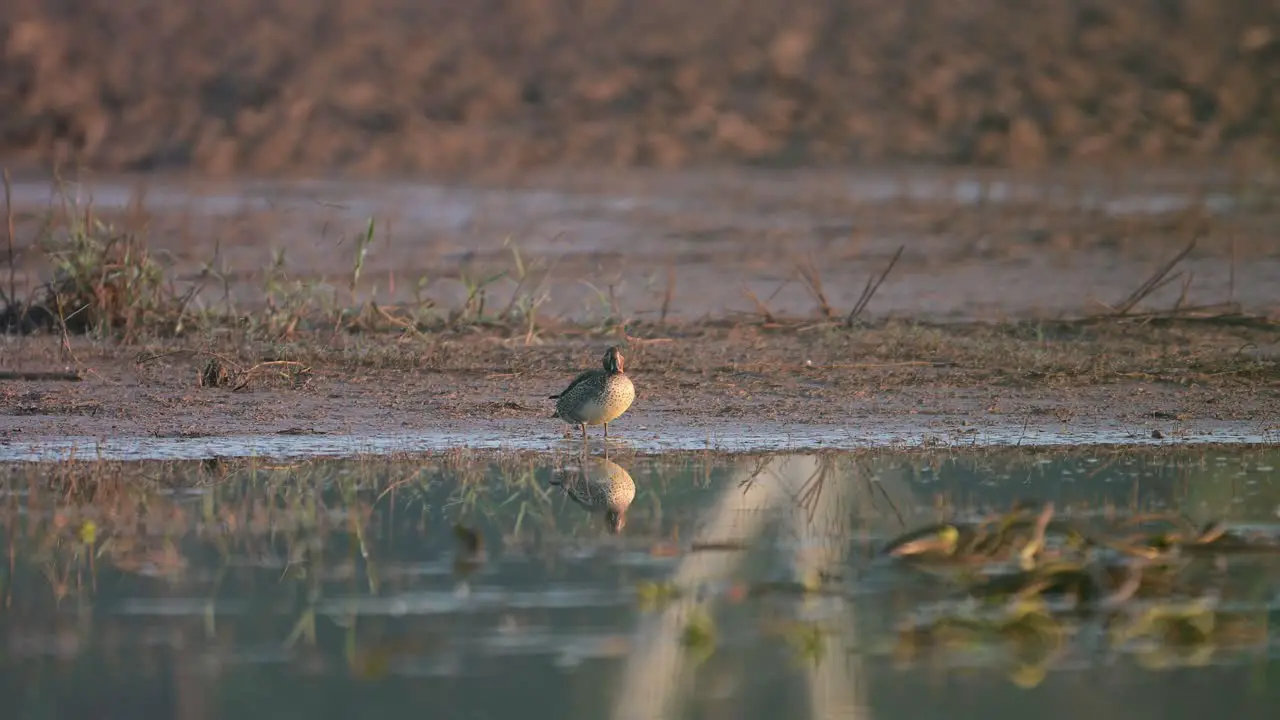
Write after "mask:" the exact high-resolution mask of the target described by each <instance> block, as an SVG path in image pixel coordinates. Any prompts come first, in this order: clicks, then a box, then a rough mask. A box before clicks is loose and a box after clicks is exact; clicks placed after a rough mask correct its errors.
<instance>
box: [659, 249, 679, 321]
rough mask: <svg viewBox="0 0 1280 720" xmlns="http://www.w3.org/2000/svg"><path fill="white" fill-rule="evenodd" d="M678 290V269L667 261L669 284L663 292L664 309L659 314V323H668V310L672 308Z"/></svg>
mask: <svg viewBox="0 0 1280 720" xmlns="http://www.w3.org/2000/svg"><path fill="white" fill-rule="evenodd" d="M675 292H676V271H675V268H674V267H672V265H671V263H667V286H666V288H665V289H664V290H663V292H662V311H661V312H660V313H659V314H658V323H659V324H660V325H666V324H667V312H668V311H670V310H671V297H672V296H673V295H675Z"/></svg>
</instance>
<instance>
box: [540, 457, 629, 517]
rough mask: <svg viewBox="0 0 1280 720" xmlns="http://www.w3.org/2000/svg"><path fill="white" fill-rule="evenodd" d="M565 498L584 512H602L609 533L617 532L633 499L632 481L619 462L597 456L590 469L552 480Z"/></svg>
mask: <svg viewBox="0 0 1280 720" xmlns="http://www.w3.org/2000/svg"><path fill="white" fill-rule="evenodd" d="M551 484H552V485H557V486H559V487H560V488H561V489H562V490H564V492H565V494H566V495H568V496H569V499H570V500H572V501H573V502H575V503H577V504H578V505H579V506H580V507H582V508H583V509H585V510H587V511H588V512H593V513H597V512H603V513H604V520H605V524H606V526H607V527H608V528H609V532H610V533H612V534H614V535H617V534H619V533H621V532H622V529H623V528H625V527H626V526H627V509H628V508H630V507H631V502H632V501H633V500H635V499H636V483H635V480H633V479H631V473H629V472H627V471H626V469H625V468H623V467H622V466H621V465H619V464H617V463H615V462H613V461H611V460H609V459H608V458H601V459H600V461H599V465H598V466H597V467H596V468H593V471H592V472H590V473H588V472H585V471H584V472H583V473H582V475H580V476H576V477H574V478H573V479H571V480H568V481H564V480H552V481H551Z"/></svg>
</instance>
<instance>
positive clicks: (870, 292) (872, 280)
mask: <svg viewBox="0 0 1280 720" xmlns="http://www.w3.org/2000/svg"><path fill="white" fill-rule="evenodd" d="M906 247H907V246H906V245H899V246H898V251H897V252H895V253H894V254H893V258H892V259H891V260H889V264H888V265H886V266H885V268H884V271H883V272H881V273H880V275H879V276H874V277H869V278H867V284H866V285H865V286H863V288H862V295H860V296H858V302H857V303H855V304H854V306H853V309H852V310H850V311H849V315H848V317H846V318H845V319H844V324H845V327H853V322H854V321H855V320H857V319H858V316H859V315H861V314H862V311H863V310H865V309H866V308H867V304H868V303H870V302H871V298H873V297H875V294H876V291H877V290H879V289H880V284H881V283H883V282H884V279H885V278H887V277H889V273H890V272H892V271H893V266H894V265H897V264H898V259H899V258H901V257H902V251H903V250H905V249H906Z"/></svg>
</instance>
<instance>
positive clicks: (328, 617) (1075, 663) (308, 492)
mask: <svg viewBox="0 0 1280 720" xmlns="http://www.w3.org/2000/svg"><path fill="white" fill-rule="evenodd" d="M606 481H607V482H606ZM554 483H559V484H558V485H557V484H554ZM584 483H585V484H584ZM566 487H568V488H571V489H574V490H575V491H581V490H584V489H587V488H595V489H602V488H605V487H609V488H613V490H614V491H615V493H614V494H615V495H616V496H618V497H620V498H621V500H619V501H618V502H615V503H614V505H613V508H612V509H613V511H614V512H615V514H614V515H613V516H612V522H611V517H610V515H609V508H608V507H607V506H593V507H587V506H584V505H583V504H580V503H577V502H574V499H573V497H571V496H570V495H569V494H568V493H567V492H566V491H565V488H566ZM631 487H633V489H634V498H633V499H631V500H630V503H629V505H628V504H626V503H625V502H624V501H625V500H626V497H627V495H628V493H627V490H628V488H631ZM578 497H579V499H581V500H583V502H584V503H586V505H588V506H589V505H590V504H591V502H592V501H591V498H590V496H588V495H585V494H583V493H581V492H579V494H578ZM1019 498H1033V499H1039V500H1045V501H1052V502H1053V503H1054V504H1055V505H1054V507H1055V509H1056V510H1057V512H1058V513H1059V514H1060V516H1062V517H1068V518H1070V519H1072V520H1073V521H1078V522H1082V523H1087V522H1103V521H1105V520H1106V518H1107V517H1109V516H1111V515H1119V516H1123V515H1125V514H1127V513H1133V512H1152V511H1158V510H1178V511H1181V512H1183V513H1185V514H1186V515H1187V516H1188V517H1189V518H1190V519H1191V520H1192V521H1193V522H1194V523H1196V524H1200V523H1203V522H1205V521H1207V520H1210V519H1214V518H1221V519H1223V520H1225V521H1226V523H1227V527H1228V528H1230V529H1231V530H1232V531H1233V532H1256V533H1260V534H1261V535H1262V536H1266V537H1269V536H1272V535H1274V534H1277V533H1280V530H1278V528H1280V451H1278V450H1275V449H1265V448H1264V449H1247V448H1238V449H1221V448H1213V449H1207V450H1205V449H1199V450H1197V449H1186V448H1184V449H1179V450H1171V449H1143V450H1133V449H1129V450H1124V451H1121V450H1115V449H1107V448H1083V449H1074V450H1062V449H1056V450H1055V449H1039V450H1035V451H1028V450H1026V449H1005V450H993V449H984V450H954V449H947V450H934V451H916V452H905V453H904V452H893V451H888V450H883V451H880V450H877V451H866V452H862V453H858V454H837V453H829V454H821V455H811V454H810V455H803V454H802V455H772V456H767V455H717V454H713V453H682V454H671V455H665V456H652V457H636V456H630V455H628V456H622V455H616V456H614V457H612V458H611V460H610V462H609V463H608V464H606V463H605V462H604V461H603V460H602V459H601V458H594V457H593V458H591V459H589V460H588V461H587V462H586V463H585V464H582V463H581V462H580V460H579V458H578V457H577V456H576V455H574V454H571V453H568V454H563V455H550V454H506V455H492V454H470V453H467V452H462V451H455V452H450V453H444V454H437V455H433V456H428V457H421V456H387V457H364V458H360V459H355V460H342V461H338V460H320V459H310V460H295V461H274V462H272V461H267V460H263V459H261V458H259V459H248V460H234V461H233V460H224V461H205V462H200V461H173V462H142V463H116V462H107V461H93V462H86V463H63V464H56V465H55V464H26V463H15V464H9V465H4V466H0V538H3V539H2V540H0V542H2V543H3V548H2V550H3V552H2V553H0V556H2V557H5V558H7V559H8V562H6V563H0V593H2V594H3V598H4V599H3V602H4V608H5V609H4V611H3V612H2V613H0V693H2V696H3V698H4V701H3V702H4V704H5V713H4V716H5V717H6V718H177V719H179V720H188V719H192V718H202V719H204V718H208V719H218V718H235V719H236V720H248V719H249V718H273V719H274V718H294V717H297V718H304V717H305V718H309V719H313V718H366V717H368V718H374V717H376V718H398V717H447V718H507V717H521V718H530V719H532V718H543V717H545V718H651V717H673V718H675V717H679V718H719V717H731V718H775V717H813V718H821V719H823V720H831V719H835V718H932V717H947V718H949V719H952V720H954V719H963V718H983V720H989V719H991V718H1006V717H1007V718H1023V717H1026V716H1028V714H1029V713H1032V712H1033V713H1034V714H1035V715H1036V716H1037V717H1045V718H1077V717H1082V716H1086V715H1087V716H1091V717H1092V718H1110V717H1116V718H1120V717H1123V718H1126V719H1129V718H1148V717H1150V718H1202V717H1206V716H1207V717H1232V718H1253V717H1258V718H1262V717H1271V711H1272V708H1273V706H1274V701H1275V700H1276V699H1280V692H1278V688H1280V684H1273V683H1276V682H1277V681H1280V660H1278V657H1280V641H1278V639H1277V638H1278V637H1280V636H1278V635H1277V633H1276V631H1275V630H1273V629H1272V627H1271V621H1274V620H1275V619H1276V618H1277V608H1280V604H1278V602H1277V601H1278V600H1280V574H1278V572H1277V571H1278V569H1280V567H1278V566H1280V553H1278V554H1275V555H1274V556H1272V555H1269V554H1266V553H1262V554H1257V555H1248V556H1246V555H1231V556H1225V555H1223V556H1220V557H1218V558H1217V559H1216V560H1215V559H1212V558H1210V559H1207V560H1205V561H1204V564H1203V566H1202V567H1200V569H1198V570H1197V569H1194V568H1188V569H1185V570H1183V571H1181V572H1185V573H1187V574H1188V578H1198V580H1197V582H1200V581H1203V583H1202V585H1203V587H1202V586H1201V585H1195V584H1194V583H1192V584H1191V585H1189V586H1188V587H1191V586H1194V587H1200V588H1201V590H1203V592H1202V593H1200V594H1199V595H1189V594H1186V593H1184V595H1186V596H1185V597H1181V600H1186V601H1191V600H1195V599H1196V598H1197V597H1202V596H1203V597H1214V596H1215V593H1216V594H1217V595H1220V599H1219V600H1218V602H1220V605H1218V606H1217V607H1216V610H1217V612H1216V614H1215V615H1214V617H1215V618H1216V622H1217V624H1216V625H1215V628H1217V629H1218V630H1220V631H1221V632H1220V633H1218V634H1217V635H1214V641H1213V643H1212V644H1207V643H1199V644H1196V643H1188V642H1178V641H1177V639H1176V638H1164V639H1163V640H1160V639H1158V638H1152V637H1147V638H1140V639H1138V640H1134V641H1131V642H1126V643H1120V642H1112V641H1111V640H1110V639H1109V638H1110V637H1111V636H1109V635H1108V631H1107V630H1106V629H1105V628H1104V626H1103V624H1102V623H1103V621H1102V619H1100V618H1091V617H1080V616H1078V615H1074V616H1073V615H1071V614H1070V613H1064V614H1062V615H1060V616H1058V617H1059V619H1060V621H1061V629H1063V630H1064V632H1063V633H1062V635H1061V636H1060V637H1059V640H1060V642H1058V643H1057V644H1056V645H1054V646H1053V647H1052V648H1050V649H1051V650H1052V652H1047V651H1044V650H1045V648H1044V643H1040V645H1039V646H1037V645H1036V644H1035V643H1031V644H1030V645H1026V644H1025V643H1024V644H1023V645H1017V646H1016V647H1013V648H1012V649H1011V647H1010V643H1009V642H999V641H997V640H996V639H992V638H988V639H987V640H986V641H982V642H970V643H968V644H966V645H964V646H958V647H951V648H950V649H949V650H948V651H946V652H941V651H934V652H930V651H925V650H921V651H920V652H918V653H917V654H916V655H915V656H914V657H908V656H907V654H906V653H905V652H904V646H903V645H902V644H901V643H900V641H899V632H898V631H899V629H900V628H902V627H904V624H905V623H908V622H911V621H916V622H920V621H923V620H924V619H927V618H928V617H930V616H931V614H932V615H936V614H937V613H941V612H951V613H955V612H964V611H965V609H966V608H967V607H970V606H968V605H966V604H965V603H963V602H959V601H956V600H954V591H955V588H956V587H957V585H956V584H955V583H956V582H957V581H956V580H955V579H949V578H948V577H946V576H941V575H935V574H929V573H924V572H921V571H918V570H913V569H910V568H907V567H904V566H903V565H902V564H900V563H894V562H890V561H888V560H887V559H886V558H884V557H882V556H878V555H876V552H875V551H876V550H877V549H879V548H880V547H881V546H883V544H884V543H885V542H886V541H887V540H889V539H890V538H892V537H894V536H896V535H898V534H900V533H902V532H903V530H904V528H915V527H919V526H921V525H924V524H926V523H930V522H934V521H936V519H937V518H938V517H939V516H940V515H947V516H951V517H959V518H966V517H974V516H977V515H981V514H983V513H987V512H989V511H990V510H992V509H1004V508H1007V507H1008V506H1009V504H1010V503H1011V501H1013V500H1015V499H1019ZM620 510H621V511H623V512H619V511H620ZM618 517H621V518H622V519H623V521H619V520H618V519H617V518H618ZM455 523H457V524H459V525H460V526H461V527H462V528H464V529H465V530H464V532H462V533H461V535H459V533H458V531H456V530H455V529H454V525H455ZM619 525H621V528H620V529H619V531H618V532H616V533H615V532H612V531H611V528H613V527H617V526H619ZM471 533H475V534H477V535H478V536H479V537H480V538H481V543H480V545H479V546H478V547H472V546H471V545H470V544H469V542H470V538H472V537H475V535H471ZM1215 563H1216V564H1215ZM1197 567H1199V566H1197ZM1206 578H1207V579H1206ZM805 587H808V588H810V590H811V592H807V593H806V592H803V588H805ZM677 590H678V591H679V593H678V594H674V593H675V591H677ZM1144 602H1145V603H1146V604H1145V605H1144V604H1143V603H1144ZM1152 602H1153V601H1149V600H1148V601H1143V602H1139V601H1138V600H1134V601H1133V602H1132V603H1131V604H1130V605H1126V606H1125V608H1124V609H1123V611H1122V612H1120V613H1119V614H1118V615H1117V616H1116V617H1118V618H1121V619H1123V618H1126V617H1127V618H1129V619H1132V618H1133V616H1134V615H1133V613H1134V612H1136V611H1133V610H1132V609H1131V606H1134V607H1138V608H1139V609H1141V608H1142V607H1152V606H1153V604H1152ZM1157 604H1158V603H1157ZM1230 623H1236V624H1234V625H1232V624H1230ZM1118 625H1123V623H1122V622H1119V623H1118ZM1118 625H1117V626H1118ZM1036 647H1039V648H1040V650H1041V651H1043V652H1040V651H1036V650H1035V649H1036Z"/></svg>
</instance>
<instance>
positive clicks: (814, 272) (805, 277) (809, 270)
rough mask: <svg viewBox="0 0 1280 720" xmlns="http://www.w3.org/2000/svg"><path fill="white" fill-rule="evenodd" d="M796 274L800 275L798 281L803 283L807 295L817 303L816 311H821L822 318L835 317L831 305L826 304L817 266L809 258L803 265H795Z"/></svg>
mask: <svg viewBox="0 0 1280 720" xmlns="http://www.w3.org/2000/svg"><path fill="white" fill-rule="evenodd" d="M796 273H797V274H798V275H800V280H802V281H803V282H804V285H805V287H806V288H807V289H808V290H809V294H810V295H813V299H814V301H815V302H817V303H818V309H819V310H821V311H822V316H823V317H824V318H827V319H828V320H830V319H831V318H833V317H835V314H836V311H835V309H834V308H832V307H831V303H829V302H827V294H826V292H825V291H824V290H823V288H822V273H821V272H819V271H818V266H817V265H816V264H815V263H814V262H813V258H812V257H810V258H809V259H808V260H806V261H805V262H803V263H800V264H798V265H796Z"/></svg>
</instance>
